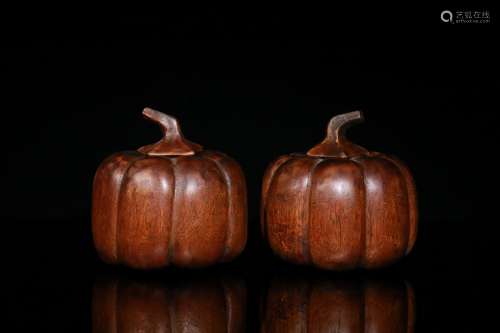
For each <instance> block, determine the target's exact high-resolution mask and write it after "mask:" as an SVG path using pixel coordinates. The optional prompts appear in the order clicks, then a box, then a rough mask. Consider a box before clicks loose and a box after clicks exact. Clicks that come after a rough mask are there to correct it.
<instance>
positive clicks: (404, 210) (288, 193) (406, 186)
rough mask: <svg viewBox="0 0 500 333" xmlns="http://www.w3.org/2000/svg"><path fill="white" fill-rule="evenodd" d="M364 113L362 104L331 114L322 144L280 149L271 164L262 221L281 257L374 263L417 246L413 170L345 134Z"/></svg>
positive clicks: (338, 264)
mask: <svg viewBox="0 0 500 333" xmlns="http://www.w3.org/2000/svg"><path fill="white" fill-rule="evenodd" d="M362 119H363V117H362V114H361V112H359V111H355V112H350V113H346V114H342V115H338V116H336V117H333V118H332V119H331V120H330V122H329V124H328V127H327V136H326V138H325V139H324V140H323V141H322V142H321V143H320V144H318V145H316V146H315V147H313V148H312V149H310V150H309V151H308V152H307V154H289V155H284V156H281V157H279V158H278V159H276V160H275V161H274V162H272V163H271V164H270V166H269V167H268V169H267V170H266V173H265V175H264V180H263V186H262V203H261V229H262V233H263V235H264V238H266V239H267V241H268V242H269V245H270V247H271V249H272V250H273V252H274V253H276V254H277V255H278V256H279V257H281V258H282V259H284V260H286V261H290V262H293V263H297V264H310V265H314V266H317V267H320V268H323V269H330V270H345V269H353V268H358V267H363V268H375V267H381V266H386V265H388V264H390V263H393V262H394V261H396V260H398V259H399V258H401V257H403V256H405V255H406V254H408V253H409V252H410V250H411V249H412V247H413V245H414V243H415V239H416V235H417V203H416V190H415V185H414V182H413V179H412V176H411V174H410V171H409V170H408V168H407V167H406V166H405V165H404V164H403V163H402V162H401V161H399V160H398V159H397V158H395V157H392V156H388V155H384V154H381V153H377V152H370V151H368V150H366V149H364V148H362V147H360V146H357V145H355V144H353V143H351V142H349V141H348V140H347V139H346V138H345V136H344V131H345V129H346V128H347V127H348V125H351V124H352V123H354V122H356V121H361V120H362Z"/></svg>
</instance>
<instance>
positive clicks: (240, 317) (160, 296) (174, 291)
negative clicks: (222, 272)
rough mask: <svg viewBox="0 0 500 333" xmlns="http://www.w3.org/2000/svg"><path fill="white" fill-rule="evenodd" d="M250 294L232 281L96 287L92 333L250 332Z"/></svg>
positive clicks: (114, 282)
mask: <svg viewBox="0 0 500 333" xmlns="http://www.w3.org/2000/svg"><path fill="white" fill-rule="evenodd" d="M245 312H246V288H245V285H244V284H243V282H242V281H240V280H235V279H229V278H224V277H222V278H209V279H203V280H200V279H190V278H187V279H186V280H184V281H182V282H171V283H168V284H167V283H160V282H158V281H146V280H141V279H134V280H132V279H127V278H121V277H107V278H104V279H99V280H98V281H96V282H95V283H94V288H93V295H92V332H94V333H101V332H102V333H104V332H106V333H113V332H214V333H216V332H217V333H218V332H228V333H231V332H234V333H239V332H244V331H245V329H244V327H245V319H246V318H245V317H246V316H245Z"/></svg>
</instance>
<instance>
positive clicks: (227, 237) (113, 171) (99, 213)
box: [92, 114, 247, 269]
mask: <svg viewBox="0 0 500 333" xmlns="http://www.w3.org/2000/svg"><path fill="white" fill-rule="evenodd" d="M153 115H155V114H153ZM162 121H166V120H165V119H163V120H162ZM177 131H178V132H179V131H180V130H179V129H177ZM168 140H169V141H168V144H164V143H160V144H157V146H155V145H150V146H146V147H147V148H144V147H143V148H141V149H140V150H141V151H143V152H123V153H117V154H114V155H112V156H111V157H109V158H108V159H106V160H105V161H104V162H103V163H102V164H101V165H100V166H99V168H98V169H97V171H96V175H95V178H94V185H93V200H92V203H93V205H92V231H93V237H94V244H95V247H96V249H97V252H98V254H99V255H100V257H101V258H102V259H103V260H104V261H106V262H108V263H116V264H124V265H127V266H129V267H133V268H140V269H150V268H159V267H164V266H168V265H176V266H182V267H201V266H208V265H212V264H215V263H217V262H223V261H229V260H232V259H234V258H235V257H236V256H238V255H239V254H240V253H241V251H242V250H243V248H244V246H245V244H246V239H247V206H246V205H247V203H246V184H245V177H244V175H243V172H242V171H241V168H240V167H239V165H238V164H237V163H236V162H235V161H234V160H232V159H231V158H229V157H228V156H227V155H225V154H222V153H219V152H215V151H207V150H201V148H199V147H201V146H199V145H196V144H193V143H189V145H188V144H186V145H182V146H181V147H180V148H178V149H177V148H176V149H175V151H176V152H179V150H180V149H181V148H182V149H184V148H186V147H188V148H186V149H189V147H195V148H196V149H195V150H193V151H192V153H188V151H186V150H184V151H183V153H182V154H181V155H172V154H171V152H170V150H167V151H164V150H163V149H172V145H173V144H174V143H176V142H178V141H179V140H183V138H172V137H169V138H168ZM153 146H155V147H153ZM148 151H154V154H152V155H150V154H149V153H148ZM144 152H146V153H144ZM162 152H164V153H165V154H164V155H162V154H161V153H162Z"/></svg>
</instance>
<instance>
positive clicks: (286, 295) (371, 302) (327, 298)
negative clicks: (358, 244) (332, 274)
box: [261, 278, 415, 333]
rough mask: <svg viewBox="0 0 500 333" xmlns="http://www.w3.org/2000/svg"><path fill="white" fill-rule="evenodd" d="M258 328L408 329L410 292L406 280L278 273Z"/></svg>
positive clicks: (387, 332) (402, 332) (268, 332)
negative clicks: (292, 276) (282, 275)
mask: <svg viewBox="0 0 500 333" xmlns="http://www.w3.org/2000/svg"><path fill="white" fill-rule="evenodd" d="M261 318H262V319H261V332H262V333H274V332H311V333H312V332H344V333H362V332H384V333H411V332H414V328H415V297H414V293H413V289H412V287H411V286H410V285H409V284H408V283H405V282H402V281H401V282H394V283H387V282H378V281H370V280H368V281H363V282H355V281H336V280H328V279H315V280H313V281H308V280H305V279H295V280H294V279H292V280H290V279H289V278H287V279H277V280H274V281H273V282H272V283H271V286H270V288H269V290H268V292H267V296H266V297H265V298H263V304H262V307H261Z"/></svg>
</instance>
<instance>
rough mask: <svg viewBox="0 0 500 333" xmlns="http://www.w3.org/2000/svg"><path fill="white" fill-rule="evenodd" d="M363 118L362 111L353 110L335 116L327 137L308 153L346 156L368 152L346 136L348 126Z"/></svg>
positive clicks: (327, 131)
mask: <svg viewBox="0 0 500 333" xmlns="http://www.w3.org/2000/svg"><path fill="white" fill-rule="evenodd" d="M363 120H364V118H363V114H362V113H361V111H353V112H349V113H344V114H340V115H337V116H335V117H333V118H332V119H330V122H329V123H328V127H327V129H326V138H325V139H324V140H323V141H322V142H321V143H319V144H318V145H316V146H314V147H313V148H311V149H310V150H309V151H308V152H307V155H309V156H327V157H329V156H331V157H346V156H353V155H359V154H362V153H366V152H367V151H366V149H364V148H362V147H359V146H357V145H355V144H353V143H351V142H349V141H348V140H347V139H346V138H345V136H344V135H345V131H346V129H347V128H349V127H350V126H351V125H353V124H355V123H358V122H362V121H363Z"/></svg>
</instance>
